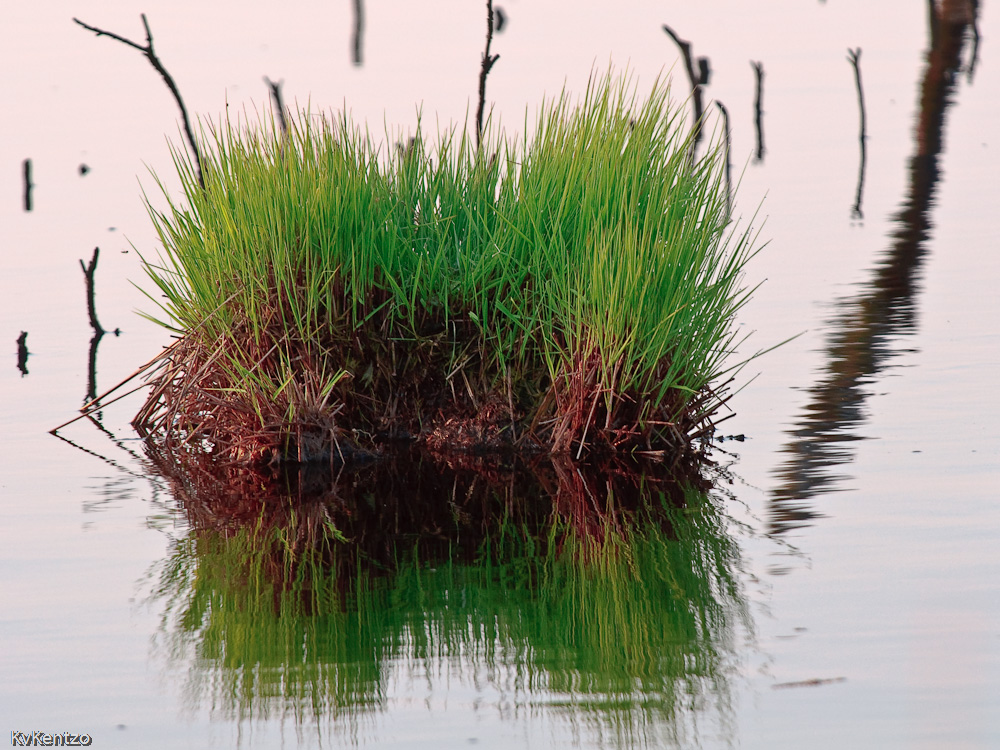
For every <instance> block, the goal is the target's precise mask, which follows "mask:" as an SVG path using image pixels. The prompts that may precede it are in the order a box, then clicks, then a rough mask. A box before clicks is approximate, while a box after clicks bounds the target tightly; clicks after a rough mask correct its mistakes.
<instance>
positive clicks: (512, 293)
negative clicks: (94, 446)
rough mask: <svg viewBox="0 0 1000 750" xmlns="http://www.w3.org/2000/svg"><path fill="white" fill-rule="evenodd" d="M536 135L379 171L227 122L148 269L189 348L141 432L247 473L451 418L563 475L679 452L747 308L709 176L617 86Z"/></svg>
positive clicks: (564, 109) (162, 226)
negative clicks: (492, 428)
mask: <svg viewBox="0 0 1000 750" xmlns="http://www.w3.org/2000/svg"><path fill="white" fill-rule="evenodd" d="M535 130H536V132H535V133H534V135H533V137H532V138H531V139H530V140H527V139H526V140H525V141H524V142H521V143H518V142H510V141H508V140H507V139H506V138H505V137H503V136H497V137H496V138H495V139H494V140H495V143H494V144H493V145H491V146H490V147H489V148H483V149H480V148H477V147H475V146H473V145H472V144H471V143H470V142H469V141H468V140H467V139H466V138H465V137H464V136H462V135H461V134H456V133H450V134H447V133H446V134H444V135H442V136H441V137H440V139H438V142H437V143H436V144H435V145H432V146H427V147H426V148H425V146H424V144H423V142H422V140H421V137H422V136H421V134H419V133H418V137H417V139H416V140H415V141H414V142H412V143H411V145H410V147H408V148H401V149H399V151H398V153H396V152H392V153H390V154H388V155H387V154H386V153H385V152H384V151H380V148H379V147H378V146H376V145H375V144H374V143H373V142H372V141H371V139H370V137H369V136H368V134H367V133H363V132H361V131H360V130H358V129H357V128H356V127H355V126H354V125H352V124H351V123H350V122H349V121H347V120H346V119H344V120H342V121H340V122H338V123H336V124H330V123H326V122H324V123H319V122H318V121H315V120H311V119H309V118H308V117H307V116H305V115H303V116H302V118H301V119H300V120H299V122H298V123H297V124H296V126H295V127H294V128H293V130H292V133H291V134H290V136H289V137H288V138H287V139H285V138H280V137H273V136H272V135H269V134H267V133H265V132H260V131H251V132H244V131H243V130H241V129H240V128H239V127H238V126H237V125H227V126H226V127H220V129H219V132H217V133H215V137H214V140H213V144H212V145H213V149H212V151H211V153H210V154H209V155H208V156H207V157H206V159H205V165H206V168H205V187H204V189H203V188H202V187H201V186H200V185H199V183H198V180H197V178H196V176H195V172H194V170H193V167H192V166H191V165H190V164H189V163H185V161H184V157H183V156H182V155H178V164H177V166H178V170H179V172H180V178H181V180H182V182H183V185H184V193H185V195H184V201H185V204H186V205H184V204H181V203H179V202H176V203H175V202H173V201H170V203H169V208H168V210H167V211H166V212H165V213H157V212H154V213H153V219H154V222H155V224H156V228H157V231H158V232H159V236H160V239H161V241H162V244H163V256H164V257H163V260H162V264H160V265H150V266H149V267H148V269H149V272H150V274H151V276H152V278H153V281H154V282H155V283H156V284H157V286H158V289H159V291H160V292H162V296H163V299H162V300H161V298H160V297H157V302H161V303H162V305H163V308H164V313H165V316H166V318H167V322H168V323H169V325H171V326H172V327H174V328H175V329H177V330H178V331H180V332H182V333H184V334H185V336H184V338H183V339H182V340H181V341H180V342H178V344H177V345H176V346H175V347H173V348H171V350H170V351H169V352H168V353H167V354H166V355H165V360H169V363H167V366H165V367H164V368H163V370H161V372H160V376H159V377H160V380H159V383H158V386H157V387H155V388H154V390H153V391H152V396H151V399H150V402H149V403H148V404H147V409H146V410H144V412H143V414H142V416H141V418H140V419H139V422H140V423H141V424H143V425H144V426H145V427H146V428H148V429H149V430H150V431H151V432H155V431H157V430H158V429H162V430H164V431H165V432H166V433H167V437H168V438H172V437H177V438H180V440H183V439H184V438H185V437H188V436H193V438H192V440H193V441H194V442H192V443H187V444H189V445H200V444H201V441H202V440H203V439H207V440H209V441H210V442H211V445H212V446H213V448H214V450H215V451H216V453H217V454H220V455H226V456H229V457H231V458H233V459H236V460H240V461H253V460H263V461H265V462H266V461H267V460H268V459H269V458H271V457H272V456H275V455H283V456H285V457H295V458H299V459H301V458H303V457H309V456H313V455H315V454H317V453H321V452H322V448H323V446H324V445H329V443H330V441H331V440H334V439H336V440H341V441H344V440H347V439H348V438H350V439H353V440H356V441H361V442H364V440H365V439H366V438H365V436H366V435H370V434H378V433H381V432H385V431H389V432H399V431H406V432H409V433H412V434H418V433H420V432H422V431H427V432H430V429H428V426H429V425H430V426H434V425H435V424H436V423H435V420H438V421H439V422H441V423H442V424H444V423H445V422H444V420H442V419H441V418H440V417H441V413H442V412H444V413H445V415H446V416H447V417H455V418H461V419H474V418H476V417H478V418H480V419H482V420H485V421H487V422H489V424H490V425H494V424H495V425H501V426H502V427H503V429H504V430H506V429H507V428H510V427H511V425H512V424H513V425H514V429H513V430H511V431H509V432H504V439H506V440H509V441H513V442H517V441H519V440H529V441H531V442H537V443H538V444H540V445H542V446H544V447H546V448H550V449H551V450H553V451H554V452H557V453H567V452H569V451H570V450H573V451H574V452H579V451H581V450H585V449H588V448H590V447H599V448H601V449H602V450H609V449H610V450H620V451H623V452H627V451H629V450H633V449H637V448H638V449H647V450H648V449H649V448H651V447H653V448H661V449H663V448H674V449H680V448H683V447H686V445H687V442H688V440H689V436H690V434H691V433H693V432H697V431H698V430H700V429H702V428H704V427H705V425H706V421H705V420H706V419H707V418H708V417H709V416H710V415H711V414H712V413H713V411H714V410H715V409H716V408H718V406H719V404H720V400H719V399H720V396H719V394H718V393H717V392H714V391H713V390H712V388H711V386H712V384H713V382H714V381H716V379H717V378H719V376H720V375H721V374H722V373H723V371H725V369H726V366H727V365H726V364H725V360H726V358H727V356H728V354H729V351H730V350H731V349H732V344H733V337H734V335H735V333H734V330H733V328H732V326H731V323H732V318H733V315H734V313H735V311H736V310H738V309H739V307H740V306H741V305H742V304H743V302H744V301H745V299H746V295H747V292H746V291H745V290H744V289H742V288H741V270H742V267H743V265H744V263H745V262H746V260H747V258H748V256H749V254H750V253H751V252H752V241H753V237H752V236H751V235H750V234H749V233H746V232H744V233H739V232H736V233H735V234H734V233H733V232H732V230H731V227H730V226H729V219H730V217H729V213H728V209H727V195H726V189H725V185H724V182H723V178H722V170H721V166H722V163H723V161H724V160H723V159H722V155H721V154H720V152H719V150H718V149H714V150H711V151H710V152H709V154H708V156H706V157H705V158H704V159H702V160H701V161H698V162H696V163H693V162H691V161H690V160H689V159H688V148H687V146H688V143H687V140H686V138H687V136H686V129H685V128H684V127H683V125H682V124H681V122H680V120H679V119H678V110H677V109H676V108H674V107H672V106H671V105H670V103H669V101H668V96H667V90H666V88H665V87H664V86H662V85H657V86H656V87H655V88H654V89H653V90H652V92H651V94H650V96H649V98H648V99H647V100H646V101H644V102H640V101H637V100H636V96H635V92H634V90H632V89H630V86H629V85H628V84H627V83H623V82H622V81H619V80H615V79H614V78H613V77H611V76H606V77H595V79H594V81H593V82H592V85H591V86H590V87H589V88H588V91H587V92H586V95H585V97H584V99H583V101H582V102H581V103H580V104H579V106H574V105H572V104H571V103H570V101H569V98H568V97H566V96H563V97H561V98H559V99H558V100H556V101H553V102H549V103H547V104H545V105H544V106H543V107H542V109H541V115H540V117H539V119H538V123H537V127H536V129H535ZM168 200H169V199H168ZM716 386H718V383H716ZM345 430H355V432H353V433H350V434H348V433H347V432H345ZM180 440H179V441H178V442H180ZM324 441H325V442H324ZM444 442H445V443H447V442H448V440H447V439H445V440H444Z"/></svg>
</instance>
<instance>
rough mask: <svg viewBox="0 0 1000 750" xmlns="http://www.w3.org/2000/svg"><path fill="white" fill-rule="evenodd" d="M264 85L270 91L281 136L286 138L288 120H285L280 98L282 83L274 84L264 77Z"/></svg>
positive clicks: (283, 104)
mask: <svg viewBox="0 0 1000 750" xmlns="http://www.w3.org/2000/svg"><path fill="white" fill-rule="evenodd" d="M264 83H266V84H267V87H268V89H270V91H271V101H273V102H274V108H275V109H276V110H278V124H280V125H281V134H282V135H283V136H284V137H285V138H287V137H288V120H286V119H285V100H284V99H283V98H282V96H281V85H282V84H283V83H284V81H278V82H277V83H275V82H274V81H272V80H271V79H270V78H268V77H267V76H264Z"/></svg>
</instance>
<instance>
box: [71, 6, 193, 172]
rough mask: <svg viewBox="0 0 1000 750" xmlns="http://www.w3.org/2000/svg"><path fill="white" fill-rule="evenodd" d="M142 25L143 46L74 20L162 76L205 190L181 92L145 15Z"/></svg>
mask: <svg viewBox="0 0 1000 750" xmlns="http://www.w3.org/2000/svg"><path fill="white" fill-rule="evenodd" d="M141 17H142V25H143V26H144V27H145V29H146V44H145V46H143V45H141V44H136V43H135V42H133V41H132V40H131V39H126V38H125V37H122V36H118V35H117V34H113V33H111V32H110V31H104V30H103V29H98V28H96V27H94V26H88V25H87V24H85V23H84V22H83V21H81V20H80V19H78V18H74V19H73V21H75V22H76V23H77V24H79V25H80V26H82V27H83V28H85V29H87V30H88V31H93V32H94V33H95V34H97V36H109V37H111V38H112V39H115V40H117V41H119V42H121V43H122V44H127V45H128V46H129V47H134V48H135V49H137V50H139V51H140V52H141V53H142V54H144V55H145V56H146V59H147V60H149V63H150V65H152V66H153V67H154V68H155V69H156V72H157V73H159V74H160V75H161V76H163V81H164V82H165V83H166V84H167V88H169V89H170V93H172V94H173V95H174V99H176V100H177V105H178V106H179V107H180V108H181V117H182V119H183V121H184V133H185V135H187V139H188V143H190V144H191V150H192V151H194V159H195V163H196V167H197V169H198V184H199V185H201V189H202V190H204V189H205V178H204V176H203V175H202V172H201V153H200V152H199V151H198V144H197V143H196V142H195V140H194V132H192V130H191V121H190V120H189V119H188V113H187V108H186V107H185V106H184V100H183V99H181V92H180V91H179V90H178V89H177V84H176V83H174V79H173V78H172V77H171V76H170V73H168V72H167V69H166V68H164V67H163V63H161V62H160V58H158V57H157V56H156V52H154V51H153V33H152V32H151V31H150V30H149V22H148V21H146V14H145V13H143V14H142V16H141Z"/></svg>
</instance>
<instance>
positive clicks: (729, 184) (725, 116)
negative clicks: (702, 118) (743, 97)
mask: <svg viewBox="0 0 1000 750" xmlns="http://www.w3.org/2000/svg"><path fill="white" fill-rule="evenodd" d="M715 106H716V107H718V108H719V111H720V112H721V113H722V124H723V129H724V131H725V136H726V145H725V149H726V209H727V210H728V211H729V213H732V210H733V174H732V172H733V164H732V159H731V158H730V147H731V144H732V134H731V132H730V130H729V110H728V109H726V105H724V104H723V103H722V102H719V101H717V102H716V103H715Z"/></svg>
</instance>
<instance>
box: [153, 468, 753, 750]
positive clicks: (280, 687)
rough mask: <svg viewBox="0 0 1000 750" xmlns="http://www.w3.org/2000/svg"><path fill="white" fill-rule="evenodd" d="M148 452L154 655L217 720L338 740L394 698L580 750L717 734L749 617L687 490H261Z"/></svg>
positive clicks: (703, 507) (705, 489) (422, 476)
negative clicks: (158, 510) (175, 525)
mask: <svg viewBox="0 0 1000 750" xmlns="http://www.w3.org/2000/svg"><path fill="white" fill-rule="evenodd" d="M150 458H151V460H152V461H153V463H154V464H155V465H156V467H157V470H158V471H159V472H160V473H161V474H162V475H163V476H164V477H166V479H167V481H168V483H169V484H170V486H171V489H172V493H173V495H174V498H175V501H176V503H177V504H178V505H179V506H180V508H181V509H182V512H183V514H184V515H185V516H186V518H187V520H188V524H189V530H188V531H187V533H186V534H185V535H183V536H181V537H180V538H178V539H176V540H175V541H174V542H173V544H172V549H171V553H170V555H169V556H168V557H167V558H166V559H164V560H163V561H161V563H159V564H158V565H157V566H156V567H155V569H154V570H153V571H151V576H150V580H151V582H152V586H153V592H152V595H151V599H152V600H153V601H155V602H158V603H159V604H158V605H157V606H162V608H163V624H162V628H161V631H160V633H159V635H158V638H157V640H158V650H159V652H160V653H162V654H164V655H165V656H166V661H167V664H168V669H170V670H171V671H176V672H177V673H178V674H183V675H184V676H185V677H184V679H185V680H186V683H185V692H186V696H187V699H188V700H189V701H190V703H191V705H192V706H193V707H199V706H212V707H213V712H214V717H215V718H217V719H224V720H229V721H237V722H240V723H241V724H243V723H252V722H255V721H256V720H259V719H262V718H265V717H266V718H269V719H274V718H278V717H280V718H281V719H282V720H293V721H294V723H295V726H296V728H297V731H303V730H305V731H316V732H318V733H323V732H326V731H330V732H332V733H333V734H334V735H337V736H342V737H344V738H346V739H348V740H353V741H358V740H359V737H361V735H364V734H366V733H367V729H372V730H373V729H374V726H375V724H376V723H377V717H378V715H379V714H380V713H381V712H382V711H383V709H385V708H387V705H388V703H389V702H390V701H394V700H396V699H397V698H398V699H402V700H405V697H404V698H399V697H398V696H396V695H394V693H395V692H396V691H398V690H404V691H405V690H406V689H408V688H412V686H414V685H415V686H417V688H416V689H421V688H425V689H426V690H427V691H428V692H429V693H431V694H433V696H435V700H436V699H437V698H438V697H441V696H443V695H445V694H447V695H448V696H449V697H448V698H447V700H448V701H449V702H452V703H453V702H454V701H459V702H463V701H467V702H468V703H469V704H474V705H484V706H486V707H488V708H489V710H490V712H491V714H492V713H493V712H494V709H496V710H499V711H501V712H503V713H505V715H508V718H511V717H515V716H518V717H526V718H527V717H532V716H536V715H538V714H539V713H544V714H546V715H547V716H549V717H550V718H554V719H556V720H558V721H566V722H569V723H570V724H571V725H572V726H574V727H579V728H580V730H581V731H585V732H588V733H593V735H594V737H595V738H596V740H597V742H598V744H601V745H604V744H608V745H610V744H615V745H619V744H622V743H623V742H628V743H630V744H636V743H637V744H641V745H646V744H648V745H656V746H660V745H662V744H664V743H674V742H677V741H678V740H683V739H684V738H685V737H687V738H688V739H690V738H691V735H692V733H695V734H696V733H697V732H698V728H699V722H700V721H701V720H702V719H704V720H705V721H708V722H711V723H712V724H713V732H714V733H718V732H719V731H723V732H725V731H726V727H728V726H731V725H732V721H731V718H732V716H731V715H732V713H733V709H732V697H731V688H730V684H729V683H730V680H731V677H732V674H733V671H734V669H735V667H736V662H737V657H736V649H737V646H738V645H739V644H738V643H737V641H738V640H739V638H740V636H741V635H742V634H746V633H749V632H750V631H751V623H750V620H749V615H748V611H747V606H746V602H745V600H744V598H743V595H742V592H741V587H740V583H739V579H738V573H737V571H738V570H739V569H740V567H741V562H740V553H739V547H738V545H737V543H736V542H735V541H734V539H733V538H732V536H731V535H730V533H729V531H730V530H729V528H728V523H729V521H728V517H727V516H726V515H725V513H724V512H723V510H722V508H721V503H720V502H719V501H718V499H717V498H714V497H713V496H712V495H711V494H710V493H709V483H708V482H706V480H704V479H703V478H701V477H700V476H699V475H697V474H691V475H689V476H687V477H678V476H676V475H675V476H668V475H665V474H664V475H662V476H661V475H655V474H650V473H646V474H644V475H643V474H637V473H635V472H634V471H631V470H629V468H628V467H626V466H623V465H617V466H613V467H602V468H601V471H595V470H593V469H591V468H588V467H584V466H580V465H578V464H572V463H570V462H565V463H552V462H549V461H526V460H521V459H517V460H509V461H503V462H499V463H498V462H488V463H484V462H483V461H481V460H479V459H468V460H466V459H463V460H461V461H460V462H459V464H458V465H456V464H455V463H454V462H453V461H452V462H445V461H442V460H440V459H438V458H432V457H430V456H428V455H426V454H421V453H419V452H416V451H414V452H407V451H402V452H401V453H400V454H399V455H396V456H394V457H392V458H387V459H384V460H383V461H380V462H379V463H377V464H373V465H371V466H368V467H363V468H361V469H358V470H355V471H353V472H350V473H343V474H341V475H339V476H333V475H331V474H330V473H329V472H328V471H324V470H317V469H315V468H313V469H309V470H307V471H305V470H304V471H303V472H302V473H299V474H295V475H291V476H284V477H277V476H270V477H267V476H262V475H259V474H256V473H254V472H248V471H242V472H240V473H239V474H233V473H232V472H226V473H222V472H221V471H220V470H218V469H216V468H214V467H213V466H212V464H211V463H210V462H208V461H205V462H204V463H200V464H196V465H193V466H192V465H189V464H188V465H185V467H184V468H183V469H181V468H179V467H178V465H177V464H176V463H175V462H174V461H173V459H172V458H170V457H167V456H163V455H158V454H157V452H156V450H155V449H150ZM417 700H419V698H418V699H417ZM507 712H509V714H508V713H507ZM720 727H721V729H720ZM366 728H367V729H366Z"/></svg>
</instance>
